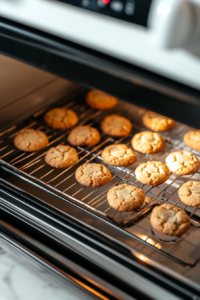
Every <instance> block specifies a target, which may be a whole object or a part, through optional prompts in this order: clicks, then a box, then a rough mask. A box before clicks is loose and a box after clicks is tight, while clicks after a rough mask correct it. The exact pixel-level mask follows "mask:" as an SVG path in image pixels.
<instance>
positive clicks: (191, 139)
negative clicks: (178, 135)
mask: <svg viewBox="0 0 200 300" xmlns="http://www.w3.org/2000/svg"><path fill="white" fill-rule="evenodd" d="M183 141H184V143H185V144H186V145H187V146H188V147H190V148H192V149H195V150H197V151H200V130H191V131H188V132H187V133H186V134H185V135H184V137H183Z"/></svg>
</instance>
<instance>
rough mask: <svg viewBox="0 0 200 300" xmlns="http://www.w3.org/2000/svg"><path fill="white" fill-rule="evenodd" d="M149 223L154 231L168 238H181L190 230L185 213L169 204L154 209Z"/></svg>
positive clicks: (188, 219) (188, 220)
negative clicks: (168, 236)
mask: <svg viewBox="0 0 200 300" xmlns="http://www.w3.org/2000/svg"><path fill="white" fill-rule="evenodd" d="M150 222H151V225H152V227H153V228H154V229H156V230H157V231H159V232H161V233H163V234H166V235H170V236H181V235H183V234H184V233H185V232H186V231H187V230H188V229H189V228H190V218H189V217H188V215H187V214H186V212H185V211H184V210H183V209H181V208H178V207H176V206H174V205H171V204H162V205H160V206H156V207H154V209H153V211H152V213H151V217H150Z"/></svg>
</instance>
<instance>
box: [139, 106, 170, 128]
mask: <svg viewBox="0 0 200 300" xmlns="http://www.w3.org/2000/svg"><path fill="white" fill-rule="evenodd" d="M142 122H143V124H144V126H146V127H147V128H149V129H152V130H155V131H167V130H170V129H172V128H174V126H175V121H174V120H172V119H170V118H168V117H165V116H162V115H159V114H157V113H155V112H153V111H147V112H146V113H145V114H144V116H143V117H142Z"/></svg>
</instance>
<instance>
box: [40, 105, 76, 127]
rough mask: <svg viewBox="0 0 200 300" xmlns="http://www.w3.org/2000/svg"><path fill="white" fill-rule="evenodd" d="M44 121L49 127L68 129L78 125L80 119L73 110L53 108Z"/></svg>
mask: <svg viewBox="0 0 200 300" xmlns="http://www.w3.org/2000/svg"><path fill="white" fill-rule="evenodd" d="M44 120H45V122H46V123H47V125H48V126H50V127H52V128H54V129H63V130H64V129H68V128H71V127H73V126H74V125H76V124H77V123H78V117H77V115H76V114H75V112H73V110H71V109H66V108H64V107H59V108H53V109H51V110H50V111H48V112H47V113H46V114H45V116H44Z"/></svg>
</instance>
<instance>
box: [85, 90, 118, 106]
mask: <svg viewBox="0 0 200 300" xmlns="http://www.w3.org/2000/svg"><path fill="white" fill-rule="evenodd" d="M86 103H87V104H88V105H89V106H90V107H91V108H93V109H101V110H106V109H111V108H113V107H115V106H116V105H117V98H115V97H113V96H110V95H107V94H105V93H102V92H100V91H96V90H92V91H90V92H89V93H88V94H87V97H86Z"/></svg>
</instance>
